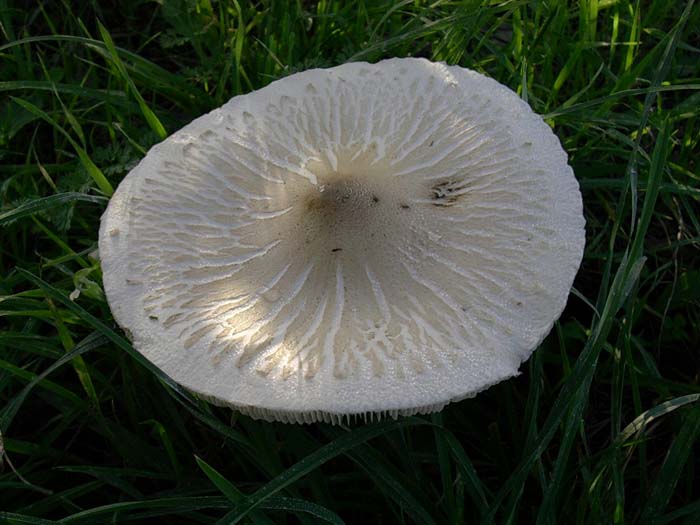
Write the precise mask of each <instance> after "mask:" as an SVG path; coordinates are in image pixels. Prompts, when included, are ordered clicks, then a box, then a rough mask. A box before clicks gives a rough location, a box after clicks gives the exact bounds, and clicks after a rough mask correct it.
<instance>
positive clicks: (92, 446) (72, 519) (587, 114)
mask: <svg viewBox="0 0 700 525" xmlns="http://www.w3.org/2000/svg"><path fill="white" fill-rule="evenodd" d="M112 4H113V3H111V2H97V1H94V0H93V1H91V2H88V1H86V2H69V1H67V0H64V1H56V2H43V3H36V4H34V3H31V2H9V1H7V0H0V39H1V40H0V269H1V270H0V272H1V273H0V432H2V438H1V441H0V444H1V445H2V455H3V465H2V470H1V471H0V522H2V523H4V522H7V523H30V524H47V523H56V522H58V521H60V522H61V523H103V522H104V523H106V522H109V523H156V522H157V523H168V524H170V523H172V524H176V523H177V524H179V523H183V524H184V523H222V524H223V523H237V522H241V523H263V524H265V523H305V524H306V523H308V524H315V523H342V522H346V523H355V522H358V521H360V520H365V521H367V522H369V523H429V524H430V523H436V524H442V523H463V522H470V523H471V522H478V523H541V524H550V523H551V524H555V523H657V524H664V523H687V524H691V523H697V520H698V516H699V515H700V489H699V488H698V484H699V483H700V480H699V479H698V467H699V466H700V463H698V453H699V452H700V450H699V449H698V444H697V443H698V435H699V433H700V406H698V399H700V384H699V380H700V378H699V373H700V354H699V353H698V350H699V349H700V328H699V327H700V251H699V248H700V184H699V180H700V174H699V172H698V169H699V168H698V158H700V145H699V140H700V120H699V119H698V113H699V112H700V30H699V28H700V9H699V8H698V7H697V6H695V5H694V4H693V2H685V1H678V2H670V1H666V0H646V1H641V0H634V1H630V0H617V1H616V0H581V1H579V2H568V1H564V0H550V1H536V0H531V1H526V0H514V1H508V0H501V1H489V0H483V1H481V0H464V1H435V2H424V1H420V0H416V1H400V2H398V1H382V0H376V1H370V0H366V1H362V0H348V1H342V2H341V1H319V2H302V1H296V2H295V1H288V2H287V1H271V0H266V1H259V2H244V1H243V0H238V1H236V0H229V1H222V2H216V1H213V0H211V1H210V0H197V1H194V0H192V1H185V0H162V1H161V2H159V3H155V2H145V1H137V0H127V1H121V2H119V8H118V9H117V8H114V7H112ZM389 56H423V57H427V58H430V59H433V60H443V61H446V62H448V63H456V64H460V65H462V66H465V67H469V68H472V69H476V70H478V71H481V72H483V73H485V74H487V75H489V76H491V77H493V78H495V79H496V80H499V81H500V82H502V83H504V84H507V85H509V86H510V87H511V88H513V89H514V90H516V91H517V92H518V93H519V94H520V95H521V97H522V98H524V99H526V100H527V101H528V102H529V103H530V105H531V106H532V107H533V108H534V109H535V111H537V112H538V113H540V114H542V115H543V116H544V118H545V119H546V121H547V122H548V123H549V124H550V125H551V126H552V127H553V129H554V131H555V133H556V134H557V135H558V136H559V137H560V139H561V141H562V143H563V145H564V148H565V149H566V150H567V152H568V153H569V155H570V163H571V165H572V166H573V168H574V171H575V173H576V175H577V178H578V179H579V181H580V184H581V187H582V191H583V196H584V205H585V213H586V220H587V248H586V253H585V256H584V261H583V265H582V268H581V271H580V273H579V275H578V277H577V280H576V282H575V290H574V293H573V294H572V296H571V298H570V300H569V305H568V307H567V309H566V311H565V312H564V314H563V315H562V317H561V319H560V321H559V322H558V323H557V324H556V325H555V329H554V330H553V331H552V333H551V334H550V336H549V337H548V338H547V339H546V340H545V341H544V343H543V344H542V346H541V348H540V349H539V350H538V351H537V352H536V353H535V354H534V355H533V357H532V358H531V359H530V361H529V362H528V363H527V364H526V365H525V366H524V367H523V370H522V372H523V374H522V375H521V376H520V377H519V378H517V379H515V380H512V381H508V382H506V383H503V384H500V385H498V386H496V387H493V388H491V389H490V390H489V391H487V392H485V393H482V394H480V395H479V396H478V397H476V398H474V399H471V400H466V401H463V402H460V403H456V404H453V405H451V406H449V407H447V408H446V409H445V410H444V411H443V412H442V413H440V414H437V415H434V416H432V417H412V418H402V419H399V420H397V421H388V422H380V423H369V424H363V423H362V422H356V423H354V424H351V425H349V426H348V427H347V428H339V427H331V426H327V425H320V424H319V425H313V426H308V427H303V426H290V425H281V424H269V423H262V422H258V421H254V420H251V419H249V418H246V417H242V416H238V415H236V414H235V413H232V412H231V411H229V410H225V409H220V408H216V407H212V406H209V405H207V404H206V403H203V402H201V401H199V400H197V399H195V398H193V397H192V396H190V395H188V394H187V393H186V392H184V391H182V389H180V388H179V387H178V386H177V385H176V384H173V383H172V382H171V381H170V380H169V379H168V378H167V377H164V376H162V374H160V373H159V372H158V371H157V370H155V369H154V368H153V367H152V366H151V365H149V364H148V363H147V362H146V361H145V360H144V359H143V358H141V357H140V356H139V354H137V353H135V352H134V351H133V349H132V348H131V346H130V344H129V343H128V341H127V340H126V339H125V338H124V336H123V335H122V333H121V332H120V331H119V330H118V329H117V328H116V327H115V325H114V322H113V320H112V317H111V314H110V312H109V309H108V307H107V304H106V302H105V299H104V294H103V291H102V288H101V275H100V268H99V263H98V262H97V260H96V259H95V256H94V255H95V254H94V251H95V249H96V243H97V229H98V224H99V217H100V215H101V212H102V211H103V210H104V207H105V206H106V202H107V198H108V196H109V195H110V194H111V192H112V191H113V188H115V187H116V186H117V185H118V183H119V181H120V180H121V178H122V177H123V176H124V175H125V174H126V173H127V172H128V170H129V169H130V168H131V167H133V166H134V165H135V163H136V162H138V160H139V159H140V158H141V157H142V156H143V155H144V154H145V152H146V151H147V150H148V148H149V147H150V146H152V145H153V144H155V143H157V142H158V141H160V140H161V139H162V138H164V137H165V136H167V135H168V134H169V133H172V132H173V131H175V130H177V129H178V128H179V127H181V126H182V125H184V124H185V123H187V122H189V121H190V120H192V119H193V118H194V117H196V116H198V115H200V114H202V113H204V112H206V111H208V110H211V109H213V108H215V107H217V106H219V105H221V104H222V103H223V102H225V101H226V100H228V98H230V97H231V96H233V95H236V94H240V93H245V92H248V91H250V90H253V89H257V88H259V87H262V86H264V85H266V84H268V83H269V82H271V81H273V80H275V79H277V78H280V77H282V76H285V75H288V74H290V73H293V72H295V71H300V70H304V69H307V68H310V67H324V66H332V65H336V64H340V63H343V62H346V61H356V60H368V61H375V60H379V59H381V58H384V57H389Z"/></svg>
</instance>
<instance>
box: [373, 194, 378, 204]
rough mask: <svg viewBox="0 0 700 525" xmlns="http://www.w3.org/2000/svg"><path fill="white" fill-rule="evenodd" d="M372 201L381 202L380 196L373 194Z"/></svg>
mask: <svg viewBox="0 0 700 525" xmlns="http://www.w3.org/2000/svg"><path fill="white" fill-rule="evenodd" d="M372 202H374V203H377V202H379V197H377V196H376V195H372Z"/></svg>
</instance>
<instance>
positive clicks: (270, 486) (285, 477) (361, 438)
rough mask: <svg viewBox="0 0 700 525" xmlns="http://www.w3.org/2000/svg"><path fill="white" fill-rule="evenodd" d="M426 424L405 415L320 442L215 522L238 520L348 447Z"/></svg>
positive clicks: (230, 522)
mask: <svg viewBox="0 0 700 525" xmlns="http://www.w3.org/2000/svg"><path fill="white" fill-rule="evenodd" d="M427 424H428V423H427V422H426V421H424V420H422V419H418V418H405V419H401V420H398V421H386V422H383V423H376V424H373V425H369V426H367V427H363V428H358V429H355V430H352V431H350V432H348V433H347V434H345V435H342V436H340V437H339V438H336V439H335V440H333V441H331V442H330V443H328V444H327V445H324V446H323V447H321V448H320V449H318V450H317V451H316V452H313V453H311V454H309V455H308V456H306V457H305V458H304V459H302V460H300V461H298V462H297V463H296V464H295V465H293V466H292V467H290V468H289V469H287V470H286V471H284V472H283V473H282V474H280V475H279V476H277V477H276V478H275V479H273V480H272V481H270V482H269V483H267V484H266V485H265V486H264V487H262V488H260V489H258V490H257V491H255V492H254V493H253V494H252V495H250V496H249V497H248V498H247V500H246V503H245V504H243V505H241V507H240V508H238V509H236V510H234V511H232V512H230V513H229V514H227V515H226V516H224V517H223V518H222V519H221V520H219V521H218V522H217V523H218V524H220V525H224V524H233V523H238V522H239V521H240V520H241V519H243V518H244V517H245V516H246V515H247V514H248V513H249V512H250V511H251V510H253V509H254V508H255V507H257V506H258V505H260V504H261V503H262V502H264V501H265V500H266V499H267V498H269V497H270V496H272V495H274V494H276V493H277V492H279V491H281V490H283V489H284V488H285V487H288V486H289V485H291V484H292V483H294V482H295V481H296V480H298V479H300V478H302V477H304V476H305V475H307V474H308V473H309V472H311V471H313V470H315V469H317V468H319V467H320V466H321V465H323V464H324V463H326V462H327V461H329V460H331V459H332V458H334V457H336V456H338V455H340V454H344V453H345V452H347V451H348V450H351V449H353V448H354V447H357V446H358V445H361V444H362V443H364V442H366V441H369V440H370V439H373V438H375V437H378V436H381V435H383V434H386V433H388V432H391V431H394V430H398V429H400V428H404V427H412V426H418V425H427Z"/></svg>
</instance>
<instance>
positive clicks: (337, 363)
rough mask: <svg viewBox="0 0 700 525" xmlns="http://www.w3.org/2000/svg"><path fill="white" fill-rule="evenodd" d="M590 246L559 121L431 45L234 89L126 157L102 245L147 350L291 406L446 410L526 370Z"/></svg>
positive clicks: (114, 289)
mask: <svg viewBox="0 0 700 525" xmlns="http://www.w3.org/2000/svg"><path fill="white" fill-rule="evenodd" d="M583 247H584V219H583V212H582V203H581V194H580V192H579V188H578V184H577V182H576V179H575V178H574V174H573V172H572V170H571V168H570V167H569V166H568V165H567V156H566V154H565V153H564V151H563V150H562V147H561V145H560V143H559V141H558V139H557V138H556V136H555V135H554V134H553V133H552V131H551V130H550V128H549V127H548V126H547V125H546V124H545V123H544V122H543V121H542V119H541V118H540V117H538V116H537V115H536V114H534V113H533V112H532V110H531V109H530V108H529V106H528V105H527V104H526V103H525V102H523V101H522V100H520V99H519V98H518V97H517V95H516V94H515V93H513V92H512V91H511V90H509V89H508V88H506V87H505V86H503V85H501V84H499V83H498V82H496V81H494V80H492V79H490V78H487V77H485V76H483V75H481V74H479V73H476V72H474V71H470V70H468V69H464V68H461V67H457V66H446V65H444V64H436V63H431V62H429V61H427V60H423V59H391V60H385V61H382V62H379V63H377V64H367V63H352V64H345V65H342V66H338V67H335V68H331V69H315V70H310V71H306V72H303V73H298V74H295V75H291V76H289V77H287V78H284V79H282V80H279V81H277V82H273V83H272V84H270V85H269V86H267V87H265V88H263V89H261V90H259V91H256V92H253V93H250V94H248V95H244V96H239V97H235V98H233V99H231V100H230V101H229V102H228V103H227V104H225V105H224V106H223V107H221V108H219V109H216V110H214V111H212V112H211V113H209V114H207V115H204V116H202V117H200V118H198V119H196V120H195V121H194V122H192V123H190V124H189V125H187V126H185V127H184V128H183V129H182V130H180V131H179V132H177V133H175V134H174V135H173V136H171V137H170V138H168V139H167V140H165V141H164V142H163V143H161V144H159V145H157V146H155V147H154V148H153V149H151V151H150V152H149V153H148V155H147V156H146V157H145V158H144V159H143V161H142V162H141V163H140V164H139V165H138V166H137V167H136V168H134V169H133V170H132V171H131V172H130V173H129V175H128V176H127V177H126V178H125V179H124V181H123V182H122V184H121V185H120V186H119V188H118V190H117V192H116V193H115V195H114V197H113V198H112V200H111V202H110V205H109V207H108V209H107V211H106V213H105V215H104V216H103V218H102V225H101V229H100V243H99V249H100V255H101V258H102V266H103V270H104V284H105V291H106V293H107V297H108V300H109V304H110V306H111V308H112V311H113V313H114V316H115V318H116V320H117V322H118V323H119V324H120V325H121V326H122V327H123V328H124V329H125V330H127V331H128V332H129V333H130V336H131V337H132V339H133V343H134V346H135V347H136V348H137V349H138V350H139V351H140V352H142V353H143V354H144V355H145V356H146V357H147V358H148V359H150V360H151V361H152V362H153V363H155V364H156V365H157V366H159V367H160V368H161V369H163V370H164V371H165V372H166V373H167V374H169V375H170V376H171V377H172V378H173V379H175V380H176V381H178V382H179V383H181V384H182V385H184V386H185V387H187V388H188V389H190V390H192V391H194V392H196V393H198V394H200V395H203V396H205V397H206V398H207V399H209V400H211V401H213V402H216V403H219V404H225V405H229V406H233V407H235V408H237V409H238V410H240V411H242V412H244V413H247V414H250V415H252V416H254V417H259V418H264V419H270V420H279V421H287V422H311V421H319V420H323V421H331V422H338V421H339V420H341V419H342V418H344V417H345V416H347V415H350V414H355V415H362V414H364V415H367V414H371V415H389V416H393V417H395V416H396V415H398V414H414V413H426V412H432V411H436V410H439V409H441V408H442V407H443V406H444V405H445V404H447V403H449V402H451V401H455V400H459V399H463V398H465V397H469V396H473V395H475V394H476V393H477V392H479V391H481V390H484V389H485V388H488V387H489V386H491V385H493V384H495V383H498V382H499V381H502V380H504V379H506V378H509V377H512V376H514V375H516V374H517V373H518V368H519V366H520V364H521V363H522V362H523V361H524V360H526V359H527V358H528V357H529V356H530V354H531V353H532V351H533V350H534V349H535V348H536V347H537V345H538V344H539V343H540V342H541V341H542V339H543V338H544V337H545V335H546V334H547V333H548V332H549V331H550V329H551V327H552V324H553V322H554V321H555V320H556V319H557V318H558V317H559V315H560V314H561V312H562V310H563V309H564V306H565V304H566V300H567V296H568V293H569V290H570V288H571V285H572V282H573V279H574V276H575V274H576V271H577V270H578V267H579V265H580V263H581V258H582V255H583Z"/></svg>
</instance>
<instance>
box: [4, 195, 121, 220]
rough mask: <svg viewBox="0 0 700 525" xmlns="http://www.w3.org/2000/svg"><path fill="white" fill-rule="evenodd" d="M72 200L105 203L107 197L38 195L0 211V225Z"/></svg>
mask: <svg viewBox="0 0 700 525" xmlns="http://www.w3.org/2000/svg"><path fill="white" fill-rule="evenodd" d="M73 202H89V203H90V204H100V205H103V206H104V205H105V204H106V203H107V199H106V198H105V197H102V196H99V195H88V194H86V193H77V192H65V193H57V194H55V195H49V196H48V197H40V198H38V199H32V200H30V201H27V202H24V203H22V204H20V205H19V206H16V207H15V208H12V209H10V210H6V211H3V212H2V213H0V226H5V225H8V224H11V223H13V222H15V221H17V220H19V219H23V218H25V217H29V216H31V215H34V214H35V213H41V212H43V211H47V210H50V209H52V208H55V207H56V206H60V205H62V204H69V203H73Z"/></svg>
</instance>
